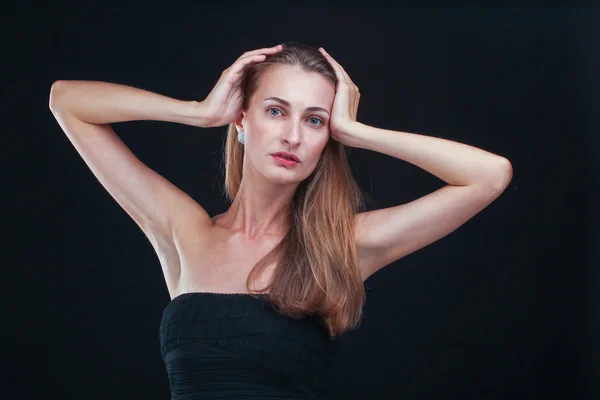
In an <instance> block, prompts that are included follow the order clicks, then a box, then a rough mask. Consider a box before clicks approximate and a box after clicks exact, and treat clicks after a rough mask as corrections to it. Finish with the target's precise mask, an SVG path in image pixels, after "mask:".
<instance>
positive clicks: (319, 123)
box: [267, 107, 325, 126]
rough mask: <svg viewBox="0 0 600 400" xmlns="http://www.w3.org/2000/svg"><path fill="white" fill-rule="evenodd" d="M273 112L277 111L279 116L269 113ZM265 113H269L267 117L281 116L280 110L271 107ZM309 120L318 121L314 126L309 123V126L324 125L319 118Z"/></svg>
mask: <svg viewBox="0 0 600 400" xmlns="http://www.w3.org/2000/svg"><path fill="white" fill-rule="evenodd" d="M273 110H275V111H277V112H278V113H279V114H273V113H272V112H271V111H273ZM267 112H268V113H269V115H270V116H271V117H278V116H279V115H280V114H281V110H279V109H278V108H273V107H271V108H268V109H267ZM311 119H312V120H316V121H318V123H316V124H315V123H311V124H310V125H313V126H321V125H323V124H324V123H325V122H324V121H323V120H322V119H321V118H317V117H310V118H309V120H311Z"/></svg>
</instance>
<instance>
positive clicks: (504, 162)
mask: <svg viewBox="0 0 600 400" xmlns="http://www.w3.org/2000/svg"><path fill="white" fill-rule="evenodd" d="M512 177H513V169H512V164H511V163H510V161H508V159H506V158H504V157H502V158H500V162H499V165H498V167H497V168H496V171H495V173H494V178H493V179H492V188H493V191H494V192H495V193H498V194H500V193H502V192H504V190H505V189H506V188H507V187H508V185H509V184H510V181H511V180H512Z"/></svg>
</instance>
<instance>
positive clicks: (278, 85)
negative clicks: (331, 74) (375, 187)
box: [255, 65, 335, 110]
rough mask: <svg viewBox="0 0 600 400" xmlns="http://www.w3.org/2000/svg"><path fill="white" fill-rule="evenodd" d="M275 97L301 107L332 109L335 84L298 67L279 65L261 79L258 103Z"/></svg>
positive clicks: (257, 97)
mask: <svg viewBox="0 0 600 400" xmlns="http://www.w3.org/2000/svg"><path fill="white" fill-rule="evenodd" d="M270 96H275V97H279V98H282V99H285V100H287V101H289V102H290V103H292V107H295V106H296V105H298V106H300V107H313V106H315V107H323V108H325V109H327V110H330V109H331V106H332V105H333V99H334V97H335V86H334V84H333V83H332V82H331V81H330V80H328V79H327V78H325V77H324V76H323V75H321V74H319V73H318V72H313V71H305V70H303V69H302V68H301V67H299V66H297V65H278V66H276V67H274V68H272V69H270V70H268V71H266V72H265V74H264V75H263V76H262V77H261V80H260V84H259V85H258V88H257V91H256V97H255V99H256V101H258V102H262V101H263V100H264V99H265V98H266V97H270Z"/></svg>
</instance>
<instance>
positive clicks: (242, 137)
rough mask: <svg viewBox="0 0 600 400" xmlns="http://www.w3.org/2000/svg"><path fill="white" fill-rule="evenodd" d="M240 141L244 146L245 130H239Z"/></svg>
mask: <svg viewBox="0 0 600 400" xmlns="http://www.w3.org/2000/svg"><path fill="white" fill-rule="evenodd" d="M238 141H239V142H240V143H241V144H244V131H243V130H241V129H240V130H238Z"/></svg>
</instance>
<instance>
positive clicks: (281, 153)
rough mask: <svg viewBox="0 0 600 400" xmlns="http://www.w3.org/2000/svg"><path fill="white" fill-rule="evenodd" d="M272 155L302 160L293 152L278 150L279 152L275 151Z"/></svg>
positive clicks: (297, 160) (291, 159)
mask: <svg viewBox="0 0 600 400" xmlns="http://www.w3.org/2000/svg"><path fill="white" fill-rule="evenodd" d="M272 155H273V156H278V157H281V158H284V159H287V160H290V161H295V162H300V159H299V158H298V157H297V156H296V155H295V154H292V153H286V152H277V153H273V154H272Z"/></svg>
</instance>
